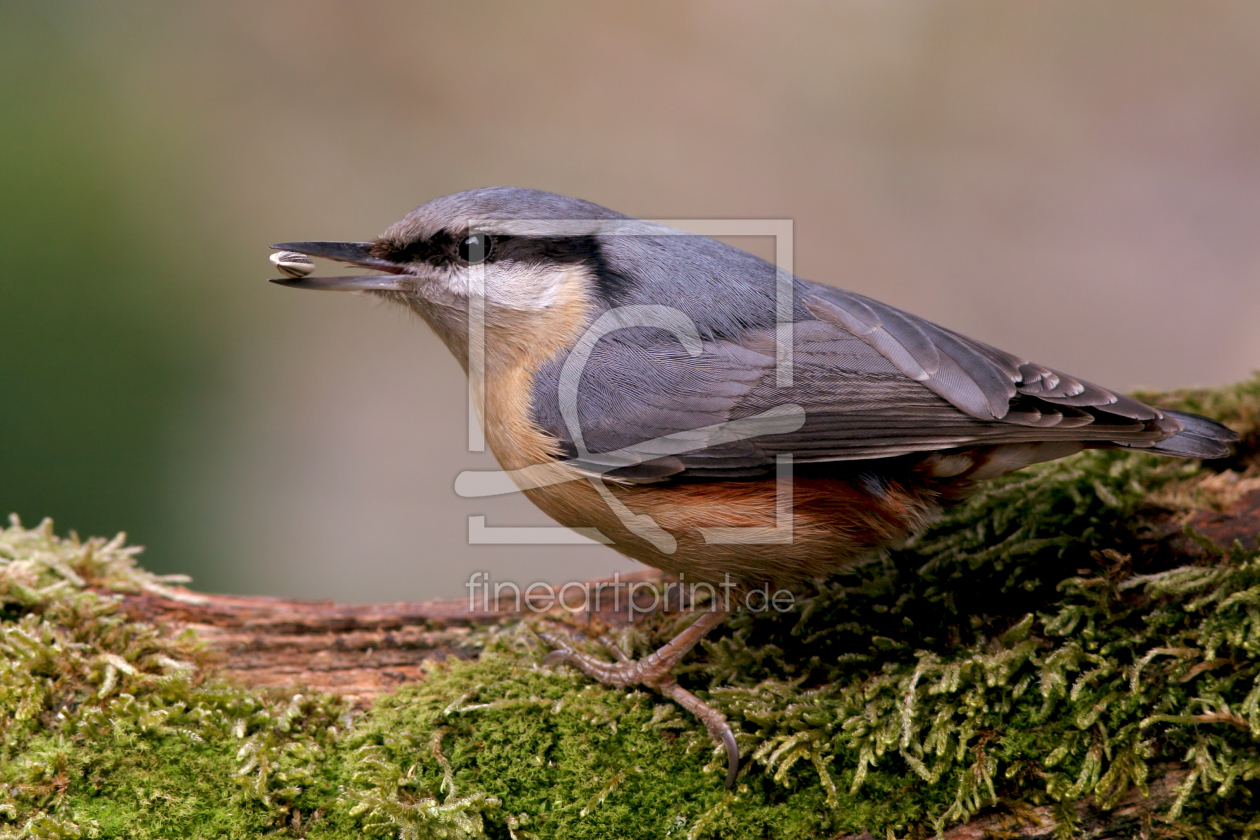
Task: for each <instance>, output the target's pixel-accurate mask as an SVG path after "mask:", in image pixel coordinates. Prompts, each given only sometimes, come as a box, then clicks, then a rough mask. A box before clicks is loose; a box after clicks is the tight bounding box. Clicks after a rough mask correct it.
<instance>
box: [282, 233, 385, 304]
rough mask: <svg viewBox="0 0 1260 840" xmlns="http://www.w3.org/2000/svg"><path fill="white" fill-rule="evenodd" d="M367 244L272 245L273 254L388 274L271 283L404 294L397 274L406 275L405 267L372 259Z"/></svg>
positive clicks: (316, 243)
mask: <svg viewBox="0 0 1260 840" xmlns="http://www.w3.org/2000/svg"><path fill="white" fill-rule="evenodd" d="M371 246H372V243H370V242H281V243H280V244H279V245H272V246H271V248H272V250H275V251H294V252H296V253H299V254H306V255H307V256H308V257H322V258H323V259H326V260H336V261H337V262H343V263H349V264H350V265H356V266H360V267H361V268H370V269H375V270H376V271H385V272H388V274H367V275H361V276H355V277H274V278H272V279H271V282H272V283H277V284H279V285H281V286H292V287H293V288H295V289H322V290H325V291H333V292H352V291H362V290H370V291H386V292H401V291H406V289H407V286H405V285H404V281H403V279H402V278H401V277H400V276H399V275H403V274H406V273H407V270H406V268H404V267H403V266H400V265H398V264H397V263H392V262H390V261H389V260H382V259H380V258H379V257H374V256H372V252H371V250H370V249H371Z"/></svg>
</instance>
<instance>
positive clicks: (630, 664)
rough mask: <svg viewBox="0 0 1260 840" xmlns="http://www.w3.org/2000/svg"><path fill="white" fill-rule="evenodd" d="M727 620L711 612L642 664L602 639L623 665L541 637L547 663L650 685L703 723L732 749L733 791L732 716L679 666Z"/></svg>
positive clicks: (730, 779)
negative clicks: (701, 693)
mask: <svg viewBox="0 0 1260 840" xmlns="http://www.w3.org/2000/svg"><path fill="white" fill-rule="evenodd" d="M724 618H726V610H722V609H716V608H714V609H711V610H707V611H705V612H703V613H701V614H700V617H699V618H697V619H696V620H695V621H694V622H692V623H691V625H690V626H688V627H687V629H685V630H683V631H682V632H681V633H679V634H678V635H677V636H675V637H674V638H672V639H670V640H669V641H668V642H666V643H665V644H664V645H663V646H661V648H660V649H658V650H656V651H654V652H652V653H650V654H648V655H647V656H645V657H643V658H642V659H631V658H630V657H628V656H626V654H625V652H624V651H623V650H622V649H621V648H619V647H618V646H617V645H616V644H614V643H613V642H612V640H610V639H607V638H602V637H601V639H600V642H601V643H602V644H603V645H604V647H606V648H608V650H609V652H610V653H612V655H613V656H614V657H616V658H617V660H618V661H617V662H605V661H603V660H602V659H596V658H595V657H593V656H590V655H588V654H585V653H579V652H578V651H576V650H574V649H573V648H571V647H570V646H569V644H568V643H567V642H565V641H564V640H563V639H561V638H560V637H558V636H553V635H551V634H550V633H540V634H539V636H541V637H542V639H543V641H545V642H546V643H547V644H549V645H551V647H552V648H554V650H552V652H551V653H549V654H547V658H546V659H545V660H544V664H546V665H555V664H557V663H560V662H565V663H568V664H569V665H572V666H573V667H575V668H577V669H578V670H579V671H581V672H582V673H584V674H586V675H587V676H588V677H591V678H592V679H595V680H597V681H599V682H601V683H603V684H604V685H608V686H612V687H614V688H631V687H633V686H638V685H643V686H647V687H648V688H650V689H653V690H654V691H657V692H659V693H660V694H663V695H664V696H666V697H668V698H669V699H671V700H673V701H674V702H675V703H677V704H678V705H680V706H682V707H683V708H684V709H686V710H687V711H689V712H691V713H692V714H693V715H695V716H696V717H697V718H699V719H700V721H701V722H702V723H703V724H704V725H705V728H706V729H708V730H709V735H710V736H711V737H712V738H713V740H714V741H716V742H717V743H719V744H721V745H722V747H723V748H725V750H726V786H727V787H728V788H730V787H733V786H734V784H735V774H736V773H737V772H738V771H739V746H738V745H737V744H736V743H735V734H734V733H733V732H731V727H730V724H728V723H727V722H726V715H724V714H722V713H721V712H719V711H718V710H717V709H715V708H713V707H712V706H710V705H709V704H708V703H706V702H704V701H703V700H701V699H700V698H699V697H697V696H696V695H694V694H692V693H691V692H690V691H688V690H687V689H685V688H683V687H682V686H681V685H679V684H678V680H677V679H675V678H674V666H676V665H677V664H678V661H679V660H680V659H682V658H683V657H684V656H686V655H687V651H689V650H691V649H692V648H693V647H695V646H696V645H697V644H698V643H699V641H700V640H701V639H703V638H704V637H705V635H706V634H708V632H709V631H710V630H712V629H713V628H714V627H717V626H718V625H719V624H721V623H722V620H723V619H724Z"/></svg>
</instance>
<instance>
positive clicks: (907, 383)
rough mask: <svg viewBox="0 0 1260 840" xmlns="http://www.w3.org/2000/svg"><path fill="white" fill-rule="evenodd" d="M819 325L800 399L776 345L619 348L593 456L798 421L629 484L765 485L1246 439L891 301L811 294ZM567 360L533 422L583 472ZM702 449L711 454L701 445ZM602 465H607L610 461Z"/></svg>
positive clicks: (641, 341)
mask: <svg viewBox="0 0 1260 840" xmlns="http://www.w3.org/2000/svg"><path fill="white" fill-rule="evenodd" d="M808 291H809V297H808V299H807V300H806V301H804V303H805V306H806V308H807V310H808V312H809V313H810V314H812V315H813V316H814V320H808V319H807V320H801V321H798V322H797V323H796V324H795V325H794V342H793V383H792V385H791V386H790V387H788V388H779V387H777V383H776V376H775V361H774V333H773V331H772V330H750V331H747V332H746V333H744V334H743V335H741V336H740V337H739V340H732V339H721V338H714V339H711V340H707V341H705V343H704V349H703V352H702V353H700V354H699V355H697V356H694V357H693V356H691V355H689V354H688V353H687V352H686V351H685V350H684V349H683V348H682V346H681V345H680V344H679V343H678V341H677V339H675V338H674V337H673V336H671V335H669V334H668V333H666V332H664V331H663V330H653V329H643V328H636V329H633V330H623V331H619V332H617V333H614V334H612V335H609V336H606V337H605V338H604V339H603V340H602V341H601V342H600V343H599V344H598V345H597V346H596V348H595V350H594V352H593V353H592V354H591V357H590V359H589V360H588V362H587V364H586V366H585V369H584V371H583V373H582V376H581V378H580V379H579V380H578V383H577V388H578V391H577V393H578V400H577V403H578V420H579V422H580V424H581V430H580V431H581V435H580V439H581V440H582V442H583V443H584V445H585V449H586V451H587V452H589V453H608V452H614V451H624V450H631V451H636V450H637V451H641V452H642V453H643V454H644V455H645V456H646V455H653V454H654V453H659V452H660V451H661V450H660V448H659V447H655V446H653V445H652V444H651V443H645V442H650V441H652V440H653V439H654V438H660V437H664V436H666V435H676V434H678V433H683V432H689V431H693V430H699V429H704V428H711V427H714V426H715V425H718V424H723V423H727V422H729V421H732V420H739V419H740V418H747V417H750V416H754V415H758V414H759V413H762V412H766V411H772V410H775V409H776V408H777V407H782V406H784V405H789V404H790V405H799V406H800V407H801V408H803V409H804V411H805V420H804V424H803V425H802V426H800V427H799V428H797V429H795V430H793V431H790V432H786V433H780V434H768V435H763V436H759V437H756V438H754V439H749V440H736V441H722V442H720V443H717V444H716V445H708V446H706V445H702V444H701V445H698V446H697V448H696V449H694V450H693V451H689V452H685V453H682V454H678V453H677V452H672V453H671V454H669V455H668V456H667V457H652V458H650V459H649V460H648V461H647V463H643V464H639V465H637V466H631V467H627V468H624V469H621V470H619V471H618V472H617V475H618V476H619V477H622V478H625V479H628V480H639V481H657V480H661V479H663V478H667V477H669V476H672V475H678V474H680V473H684V472H685V473H686V475H688V476H692V477H697V478H705V477H710V478H716V477H726V478H737V477H746V476H754V475H762V474H764V473H766V472H767V471H768V470H770V469H772V468H773V465H774V462H775V461H774V459H775V456H776V455H777V454H780V453H788V452H790V453H792V454H793V456H794V457H795V459H796V460H797V461H802V462H825V461H846V460H856V459H866V458H882V457H890V456H895V455H904V454H908V453H913V452H927V451H932V450H938V449H947V448H956V447H971V446H988V445H999V444H1006V443H1036V442H1052V441H1069V442H1087V443H1092V444H1094V445H1100V444H1101V445H1117V446H1130V447H1138V448H1147V449H1150V450H1151V451H1156V452H1162V453H1165V454H1170V455H1180V456H1183V457H1223V455H1224V454H1226V453H1227V451H1228V448H1227V442H1228V440H1229V435H1230V434H1232V433H1230V432H1229V430H1227V429H1225V428H1224V427H1223V426H1220V425H1219V424H1215V423H1213V422H1212V421H1209V420H1205V419H1203V418H1199V417H1196V416H1194V415H1182V414H1178V413H1176V412H1160V411H1158V410H1157V409H1154V408H1152V407H1150V406H1147V405H1144V404H1143V403H1140V402H1137V401H1136V400H1132V399H1130V398H1128V397H1124V396H1123V395H1120V394H1116V393H1113V392H1111V391H1108V390H1106V389H1103V388H1100V387H1098V386H1097V385H1093V384H1091V383H1088V382H1085V381H1083V380H1079V379H1076V378H1074V377H1071V376H1067V375H1066V374H1063V373H1060V372H1058V371H1055V370H1052V369H1050V368H1047V367H1044V366H1042V365H1038V364H1034V363H1032V362H1029V361H1027V360H1024V359H1021V358H1019V357H1016V356H1013V355H1011V354H1009V353H1005V352H1003V351H1000V350H997V349H995V348H993V347H989V346H988V345H985V344H982V343H980V342H976V341H973V340H971V339H968V338H965V337H964V336H961V335H958V334H957V333H954V332H952V331H950V330H947V329H945V328H943V327H939V326H937V325H935V324H932V323H931V322H928V321H924V320H922V319H919V318H916V317H914V316H912V315H909V314H907V313H904V312H900V311H899V310H896V309H894V308H892V307H889V306H886V305H884V304H880V303H878V302H876V301H873V300H870V299H867V298H862V297H860V296H858V295H850V294H848V293H845V292H840V291H839V290H835V289H830V288H827V287H817V286H812V284H810V288H809V290H808ZM562 364H563V359H557V360H554V361H553V363H552V364H550V365H548V366H547V367H545V368H544V369H543V370H542V371H540V373H539V374H538V376H537V378H536V380H535V387H534V403H533V410H534V416H535V419H536V421H537V422H538V423H539V425H540V426H542V428H543V429H545V430H546V431H548V432H550V433H551V434H553V435H555V436H556V437H557V438H558V439H559V440H560V441H561V443H562V446H563V447H564V448H566V449H567V450H568V454H569V455H570V456H572V455H575V454H578V453H577V450H576V448H575V446H574V440H575V435H574V433H573V430H569V429H567V428H566V425H565V423H564V421H563V420H562V418H561V414H560V412H559V409H558V401H557V395H556V392H557V388H558V386H559V378H560V377H559V370H560V367H561V366H562ZM700 440H702V438H697V441H698V443H699V441H700ZM596 460H598V459H596Z"/></svg>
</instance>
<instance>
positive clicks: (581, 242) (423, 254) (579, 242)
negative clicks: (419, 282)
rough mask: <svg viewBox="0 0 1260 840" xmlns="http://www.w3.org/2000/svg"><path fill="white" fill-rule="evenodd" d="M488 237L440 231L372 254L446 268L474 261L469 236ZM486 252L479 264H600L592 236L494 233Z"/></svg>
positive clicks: (378, 245)
mask: <svg viewBox="0 0 1260 840" xmlns="http://www.w3.org/2000/svg"><path fill="white" fill-rule="evenodd" d="M478 236H482V237H484V236H487V235H486V234H482V233H473V234H469V233H468V232H467V231H460V232H459V233H458V234H455V233H451V232H449V231H439V232H438V233H435V234H434V235H433V236H430V237H429V238H428V239H421V240H418V241H415V242H406V243H398V242H377V243H376V244H375V245H374V246H373V248H372V254H373V255H374V256H377V257H380V258H382V259H387V260H391V261H393V262H399V263H411V262H427V263H429V264H431V265H434V266H447V265H451V264H457V263H461V262H473V263H474V264H475V262H476V260H470V259H469V257H475V256H476V254H475V253H474V251H475V249H473V248H472V247H470V245H469V244H468V239H469V238H471V237H478ZM489 239H490V247H489V253H487V254H486V255H485V257H484V258H483V259H482V260H481V261H485V262H499V261H511V262H519V263H526V264H531V263H533V264H538V263H556V264H561V265H576V264H581V263H586V264H589V265H593V266H594V265H598V264H599V262H600V246H599V241H598V240H597V239H596V238H595V237H594V236H561V237H542V236H511V235H501V234H493V235H491V236H490V237H489Z"/></svg>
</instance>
